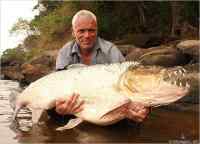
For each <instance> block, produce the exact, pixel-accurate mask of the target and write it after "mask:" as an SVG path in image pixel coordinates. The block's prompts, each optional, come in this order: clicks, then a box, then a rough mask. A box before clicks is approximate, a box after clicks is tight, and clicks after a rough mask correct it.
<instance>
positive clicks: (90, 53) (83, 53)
mask: <svg viewBox="0 0 200 144" xmlns="http://www.w3.org/2000/svg"><path fill="white" fill-rule="evenodd" d="M92 51H93V49H92V48H91V49H86V50H80V53H81V55H83V56H90V55H92Z"/></svg>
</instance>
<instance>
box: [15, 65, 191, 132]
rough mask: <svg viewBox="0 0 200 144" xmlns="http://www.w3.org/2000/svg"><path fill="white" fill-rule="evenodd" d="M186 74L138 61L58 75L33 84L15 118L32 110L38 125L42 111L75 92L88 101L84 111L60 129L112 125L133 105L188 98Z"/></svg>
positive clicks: (19, 100) (20, 98)
mask: <svg viewBox="0 0 200 144" xmlns="http://www.w3.org/2000/svg"><path fill="white" fill-rule="evenodd" d="M184 73H185V70H184V69H183V68H181V67H177V68H163V67H159V66H143V65H140V64H139V63H137V62H123V63H115V64H107V65H106V64H105V65H104V64H98V65H93V66H87V67H76V68H71V69H68V70H63V71H58V72H54V73H51V74H49V75H47V76H44V77H42V78H40V79H39V80H37V81H35V82H33V83H31V84H30V85H29V86H28V87H27V88H26V89H25V90H24V91H23V92H22V93H21V94H20V95H19V96H18V97H17V100H16V109H15V113H14V118H15V117H16V115H17V113H18V111H19V109H21V108H22V107H28V108H29V109H30V110H31V111H32V121H33V123H38V121H39V118H40V116H41V114H42V112H43V111H44V110H48V109H51V108H53V107H55V102H56V100H57V99H60V98H62V99H67V98H68V97H69V96H71V95H72V93H74V92H75V93H79V94H80V99H82V100H84V101H85V103H84V109H83V110H82V111H81V112H79V113H76V114H75V116H76V117H77V118H76V119H72V120H70V121H69V122H68V124H66V125H65V126H64V127H61V128H58V130H62V129H70V128H73V127H75V126H76V125H78V124H79V123H81V122H82V121H88V122H91V123H94V124H97V125H110V124H113V123H116V122H118V121H120V120H122V119H124V118H126V116H127V113H126V112H124V111H123V112H122V109H123V107H125V106H127V105H129V104H130V103H131V102H139V103H142V104H144V105H145V106H147V107H149V106H151V107H154V106H161V105H167V104H170V103H172V102H175V101H177V100H178V99H180V98H182V97H183V96H185V95H186V93H187V92H188V90H189V85H188V84H187V83H186V82H184V81H182V77H184Z"/></svg>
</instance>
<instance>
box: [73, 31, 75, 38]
mask: <svg viewBox="0 0 200 144" xmlns="http://www.w3.org/2000/svg"><path fill="white" fill-rule="evenodd" d="M72 36H73V37H74V38H75V34H74V30H73V29H72Z"/></svg>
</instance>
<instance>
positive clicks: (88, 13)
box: [72, 10, 97, 28]
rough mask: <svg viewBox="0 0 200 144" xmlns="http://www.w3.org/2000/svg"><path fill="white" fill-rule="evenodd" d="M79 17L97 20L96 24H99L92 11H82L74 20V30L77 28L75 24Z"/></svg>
mask: <svg viewBox="0 0 200 144" xmlns="http://www.w3.org/2000/svg"><path fill="white" fill-rule="evenodd" d="M79 17H86V18H91V19H93V20H95V22H97V18H96V16H95V14H93V13H92V12H91V11H88V10H80V11H78V12H77V13H76V14H75V15H74V16H73V18H72V28H74V26H75V22H76V21H77V19H78V18H79Z"/></svg>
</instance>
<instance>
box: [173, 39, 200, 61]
mask: <svg viewBox="0 0 200 144" xmlns="http://www.w3.org/2000/svg"><path fill="white" fill-rule="evenodd" d="M176 47H177V48H178V49H180V50H181V51H182V52H183V53H185V54H188V55H190V56H191V57H192V58H193V61H194V62H199V49H200V40H185V41H182V42H180V43H178V44H177V45H176Z"/></svg>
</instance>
